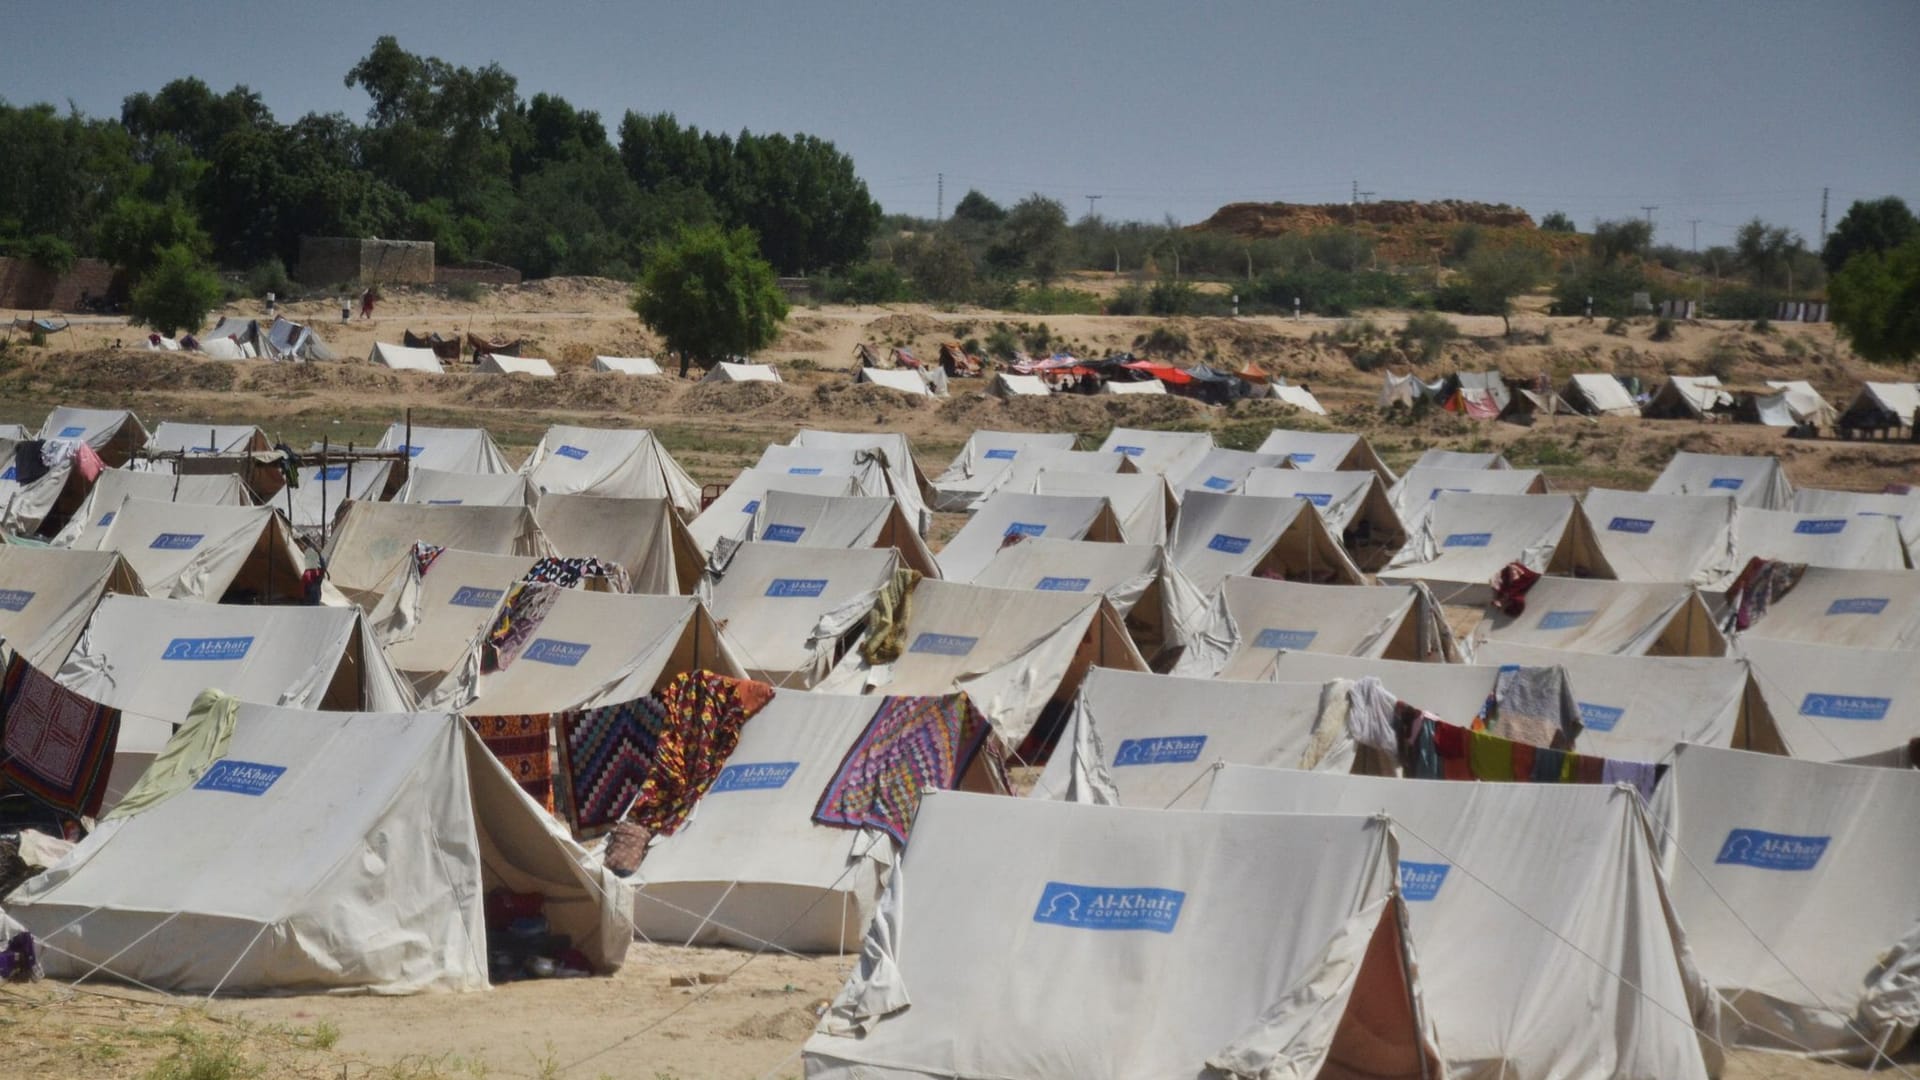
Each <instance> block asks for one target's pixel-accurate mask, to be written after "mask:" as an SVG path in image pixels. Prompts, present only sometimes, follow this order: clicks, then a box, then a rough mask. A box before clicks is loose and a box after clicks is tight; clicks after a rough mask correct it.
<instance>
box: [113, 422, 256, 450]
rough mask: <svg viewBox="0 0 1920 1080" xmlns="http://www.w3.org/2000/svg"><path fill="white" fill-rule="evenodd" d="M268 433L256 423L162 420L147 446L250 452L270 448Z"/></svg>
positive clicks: (162, 448) (147, 447)
mask: <svg viewBox="0 0 1920 1080" xmlns="http://www.w3.org/2000/svg"><path fill="white" fill-rule="evenodd" d="M268 445H269V444H268V442H267V433H266V432H264V431H261V430H260V429H259V428H257V427H255V426H254V425H252V424H193V423H185V422H182V421H179V420H162V421H160V422H159V423H158V424H156V425H154V428H153V434H151V435H150V436H148V437H147V445H146V446H145V447H144V448H143V449H145V450H146V451H148V452H149V453H177V454H248V453H253V452H256V451H263V450H266V449H267V448H268Z"/></svg>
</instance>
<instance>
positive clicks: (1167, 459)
mask: <svg viewBox="0 0 1920 1080" xmlns="http://www.w3.org/2000/svg"><path fill="white" fill-rule="evenodd" d="M1212 449H1213V436H1212V435H1210V434H1208V433H1207V432H1204V431H1148V430H1146V429H1143V428H1114V429H1113V430H1112V431H1110V432H1108V433H1107V438H1106V441H1105V442H1102V443H1101V444H1100V451H1101V452H1102V453H1106V454H1119V455H1121V456H1122V457H1125V458H1127V459H1128V460H1129V461H1131V462H1132V463H1133V467H1134V468H1136V469H1139V470H1140V471H1141V472H1150V473H1159V474H1160V475H1162V476H1165V477H1167V479H1168V480H1169V481H1173V480H1176V479H1178V478H1179V477H1183V476H1185V475H1187V474H1188V473H1190V472H1192V471H1193V467H1194V466H1195V465H1197V464H1199V463H1200V459H1201V458H1204V457H1206V456H1207V453H1208V451H1210V450H1212Z"/></svg>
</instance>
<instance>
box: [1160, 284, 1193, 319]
mask: <svg viewBox="0 0 1920 1080" xmlns="http://www.w3.org/2000/svg"><path fill="white" fill-rule="evenodd" d="M1199 295H1200V291H1199V290H1198V289H1195V288H1194V287H1193V286H1192V285H1191V284H1189V283H1188V282H1185V281H1156V282H1154V283H1153V288H1151V289H1148V290H1147V313H1148V314H1149V315H1191V314H1193V312H1194V309H1195V308H1197V307H1198V306H1199V302H1198V301H1199Z"/></svg>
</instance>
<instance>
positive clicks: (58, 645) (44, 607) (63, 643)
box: [0, 544, 145, 671]
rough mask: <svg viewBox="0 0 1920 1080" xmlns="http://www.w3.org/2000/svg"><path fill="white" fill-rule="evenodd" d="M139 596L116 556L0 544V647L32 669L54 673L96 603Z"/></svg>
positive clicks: (137, 582)
mask: <svg viewBox="0 0 1920 1080" xmlns="http://www.w3.org/2000/svg"><path fill="white" fill-rule="evenodd" d="M144 591H145V589H144V587H143V586H142V585H141V584H140V576H139V575H138V574H135V573H134V572H133V568H132V567H130V566H128V565H127V561H126V560H125V559H123V558H121V557H120V555H119V554H118V553H117V552H112V551H62V550H60V549H58V548H42V547H25V546H22V545H19V544H0V641H4V642H5V643H6V646H7V648H8V649H10V650H11V651H13V652H16V653H19V654H20V655H21V656H22V657H24V658H25V659H26V661H27V662H28V663H30V664H32V665H33V666H34V667H37V668H40V669H42V670H45V671H53V670H55V669H57V668H58V667H59V666H60V662H61V661H62V660H65V659H66V658H67V653H68V652H70V651H72V649H73V643H74V642H75V641H76V640H78V638H79V637H80V631H81V630H83V629H84V628H85V627H86V625H87V620H88V619H90V618H92V617H93V609H94V608H95V607H96V606H97V605H98V604H99V603H100V599H101V597H103V596H105V595H107V594H108V593H121V594H125V595H132V596H139V595H141V594H142V593H143V592H144Z"/></svg>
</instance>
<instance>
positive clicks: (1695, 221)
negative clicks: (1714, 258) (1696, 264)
mask: <svg viewBox="0 0 1920 1080" xmlns="http://www.w3.org/2000/svg"><path fill="white" fill-rule="evenodd" d="M1687 224H1688V225H1691V226H1693V253H1694V254H1695V255H1698V254H1700V219H1699V218H1688V219H1687Z"/></svg>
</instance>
